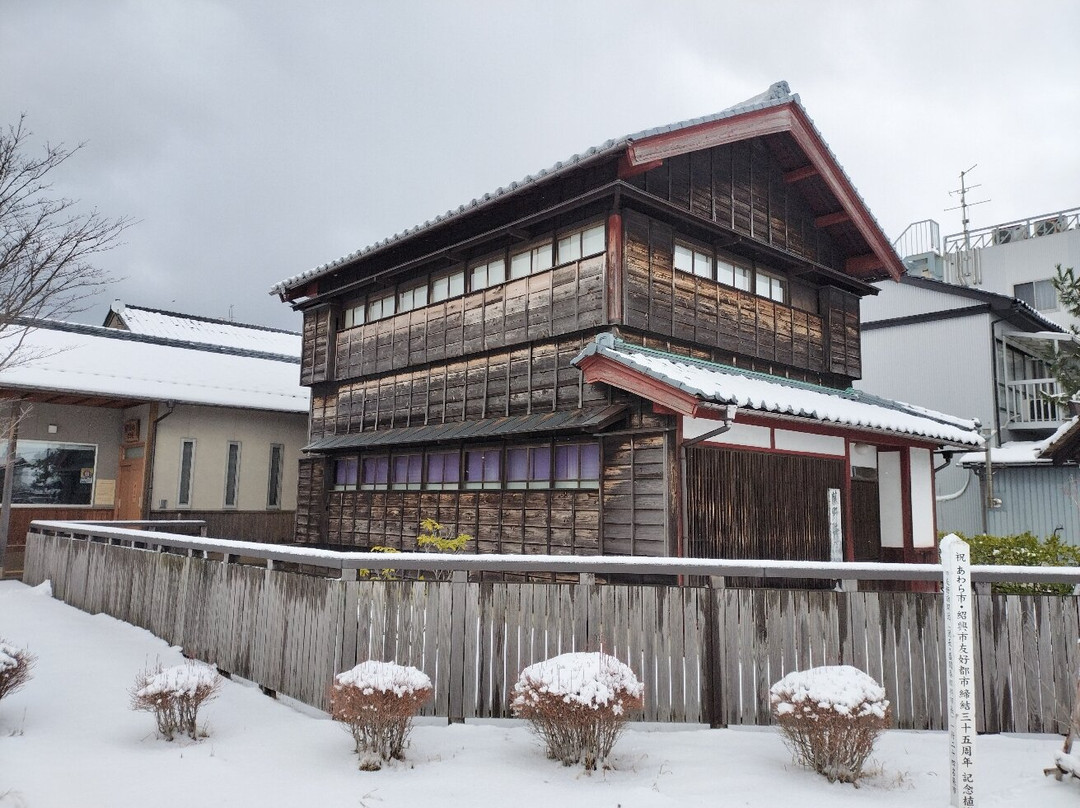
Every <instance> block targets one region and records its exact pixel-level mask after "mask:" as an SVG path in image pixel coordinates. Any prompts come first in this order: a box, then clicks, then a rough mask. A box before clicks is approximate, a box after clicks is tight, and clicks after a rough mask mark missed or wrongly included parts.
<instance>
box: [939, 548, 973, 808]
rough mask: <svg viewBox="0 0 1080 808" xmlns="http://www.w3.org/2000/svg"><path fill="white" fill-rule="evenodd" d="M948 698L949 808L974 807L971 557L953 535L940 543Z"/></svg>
mask: <svg viewBox="0 0 1080 808" xmlns="http://www.w3.org/2000/svg"><path fill="white" fill-rule="evenodd" d="M941 566H942V569H943V571H944V584H945V586H944V589H943V592H944V595H945V662H946V666H945V667H946V672H947V673H946V675H947V681H948V693H949V782H950V785H951V788H950V796H951V800H950V805H953V806H956V807H957V808H974V806H975V663H974V658H973V649H974V647H975V643H974V632H973V631H972V625H973V621H972V611H973V607H974V599H973V598H972V594H971V553H970V551H969V550H968V546H967V542H965V541H964V540H963V539H961V538H960V537H958V536H956V535H955V534H953V533H950V534H949V535H948V536H946V537H945V538H944V539H942V540H941Z"/></svg>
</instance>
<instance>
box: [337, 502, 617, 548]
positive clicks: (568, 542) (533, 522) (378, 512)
mask: <svg viewBox="0 0 1080 808" xmlns="http://www.w3.org/2000/svg"><path fill="white" fill-rule="evenodd" d="M426 518H432V519H435V520H437V521H438V522H441V523H442V524H443V525H445V526H447V527H448V528H449V529H451V530H453V531H454V532H455V534H456V533H468V534H469V535H471V536H472V537H473V538H474V539H475V541H474V542H473V544H471V545H470V547H469V552H480V553H516V554H524V555H537V554H552V555H573V554H579V555H595V554H597V553H599V552H600V549H599V548H600V494H599V491H597V490H596V489H579V490H545V491H332V492H330V494H329V508H328V520H327V521H328V528H329V530H328V536H327V540H328V542H329V543H330V544H331V545H335V546H341V547H371V546H377V545H378V546H384V547H393V548H395V549H398V550H415V549H416V536H417V533H418V532H419V527H420V520H421V519H426Z"/></svg>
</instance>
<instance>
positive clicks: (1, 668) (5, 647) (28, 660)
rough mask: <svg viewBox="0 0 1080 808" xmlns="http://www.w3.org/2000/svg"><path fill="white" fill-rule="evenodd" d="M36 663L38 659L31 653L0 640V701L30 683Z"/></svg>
mask: <svg viewBox="0 0 1080 808" xmlns="http://www.w3.org/2000/svg"><path fill="white" fill-rule="evenodd" d="M35 662H37V658H36V657H35V656H34V655H33V654H31V653H30V652H29V651H26V650H24V649H22V648H17V647H15V646H14V645H11V644H9V643H7V642H5V641H4V640H3V639H0V699H3V698H4V697H5V696H9V695H11V694H12V693H14V692H15V691H16V690H18V689H19V688H21V687H22V686H23V685H25V684H26V683H27V682H29V681H30V671H32V670H33V668H34V663H35Z"/></svg>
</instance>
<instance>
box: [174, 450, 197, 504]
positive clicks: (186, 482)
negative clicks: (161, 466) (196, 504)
mask: <svg viewBox="0 0 1080 808" xmlns="http://www.w3.org/2000/svg"><path fill="white" fill-rule="evenodd" d="M194 473H195V439H194V438H184V439H183V440H182V441H180V479H179V485H178V486H177V492H176V507H178V508H190V507H191V481H192V479H193V475H194Z"/></svg>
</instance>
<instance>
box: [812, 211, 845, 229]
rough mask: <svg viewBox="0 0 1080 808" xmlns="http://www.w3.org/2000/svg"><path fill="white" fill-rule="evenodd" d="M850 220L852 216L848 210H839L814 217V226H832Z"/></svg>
mask: <svg viewBox="0 0 1080 808" xmlns="http://www.w3.org/2000/svg"><path fill="white" fill-rule="evenodd" d="M850 221H851V216H850V215H849V214H848V212H847V211H846V210H838V211H836V212H835V213H826V214H825V215H824V216H818V217H817V218H816V219H814V227H817V228H824V227H832V226H833V225H834V224H843V223H844V222H850Z"/></svg>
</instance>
